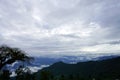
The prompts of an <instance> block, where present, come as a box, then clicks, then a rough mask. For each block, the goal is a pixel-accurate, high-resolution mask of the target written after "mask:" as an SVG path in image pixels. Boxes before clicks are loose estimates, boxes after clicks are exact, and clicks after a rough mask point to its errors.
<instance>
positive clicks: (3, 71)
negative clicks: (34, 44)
mask: <svg viewBox="0 0 120 80" xmlns="http://www.w3.org/2000/svg"><path fill="white" fill-rule="evenodd" d="M31 60H33V58H32V57H29V56H27V55H26V53H25V52H24V51H22V50H20V49H19V48H12V47H9V46H6V45H4V46H0V80H9V79H10V75H11V72H10V70H9V69H7V68H5V67H6V66H7V65H10V64H12V63H15V62H17V61H21V62H27V63H30V61H31ZM20 68H21V66H20V67H19V68H18V69H16V74H17V75H18V76H19V74H21V73H22V72H21V71H23V69H21V70H19V69H20ZM18 70H19V71H18ZM25 73H26V74H27V73H28V70H26V72H25ZM21 75H23V74H21Z"/></svg>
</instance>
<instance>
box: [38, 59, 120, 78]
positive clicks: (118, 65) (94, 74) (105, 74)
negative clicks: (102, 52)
mask: <svg viewBox="0 0 120 80" xmlns="http://www.w3.org/2000/svg"><path fill="white" fill-rule="evenodd" d="M41 71H49V72H51V73H52V76H54V77H55V78H56V77H59V79H60V80H68V79H71V80H92V79H96V80H115V79H120V57H116V58H113V59H108V60H101V61H88V62H79V63H77V64H66V63H63V62H57V63H55V64H53V65H51V66H50V67H47V68H44V69H42V70H41ZM41 71H39V72H38V73H37V74H40V72H41ZM46 80H47V79H46Z"/></svg>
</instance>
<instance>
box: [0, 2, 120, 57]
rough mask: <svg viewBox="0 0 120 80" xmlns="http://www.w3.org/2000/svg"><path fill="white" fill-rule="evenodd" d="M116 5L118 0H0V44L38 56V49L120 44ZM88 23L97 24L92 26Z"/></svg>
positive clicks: (67, 48) (66, 48)
mask: <svg viewBox="0 0 120 80" xmlns="http://www.w3.org/2000/svg"><path fill="white" fill-rule="evenodd" d="M119 8H120V1H119V0H104V1H101V0H90V1H88V0H76V2H74V0H66V1H64V0H34V1H33V0H16V1H13V0H11V1H9V0H1V3H0V37H1V38H0V44H8V45H10V46H15V47H20V48H22V49H24V50H27V51H28V52H30V53H31V54H33V53H36V52H38V53H37V54H38V55H39V54H40V53H39V52H40V51H43V52H45V51H46V53H45V54H47V51H48V52H49V53H50V54H52V53H54V52H55V51H56V52H57V51H58V52H61V54H66V53H67V52H68V53H67V54H69V53H70V55H71V54H73V53H75V52H76V54H78V53H79V54H82V53H81V51H80V49H81V48H82V47H85V46H93V45H99V44H119V43H120V41H119V39H120V35H119V34H120V26H119V25H120V23H119V22H120V17H119V16H120V11H119ZM76 22H78V23H83V24H82V25H80V24H76ZM90 23H95V24H98V25H99V26H96V25H94V26H95V27H94V26H93V27H92V28H91V26H90ZM66 26H67V27H66ZM61 27H62V29H61ZM56 28H58V29H57V30H58V31H56V33H55V32H53V33H52V31H53V30H54V29H56ZM64 28H65V29H64ZM68 29H70V33H67V32H69V30H68ZM89 30H91V32H90V33H84V32H88V31H89ZM59 31H61V32H60V33H59ZM76 31H78V32H76ZM34 32H36V33H34ZM82 32H83V33H82ZM80 33H81V34H80ZM78 35H79V36H78ZM86 35H87V36H86ZM82 36H84V37H82ZM111 41H112V42H111ZM104 42H107V43H104ZM71 50H73V52H72V51H71ZM70 51H71V52H70ZM65 52H66V53H65ZM56 54H57V53H56ZM59 54H60V53H59Z"/></svg>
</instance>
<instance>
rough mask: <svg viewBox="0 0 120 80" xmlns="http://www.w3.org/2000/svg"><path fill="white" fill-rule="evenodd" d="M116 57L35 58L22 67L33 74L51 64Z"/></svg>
mask: <svg viewBox="0 0 120 80" xmlns="http://www.w3.org/2000/svg"><path fill="white" fill-rule="evenodd" d="M117 56H118V55H109V56H98V57H94V55H92V56H88V57H87V56H85V55H84V56H62V57H57V58H56V57H51V58H49V57H35V60H34V61H33V62H32V63H31V64H26V63H24V65H26V66H28V67H29V68H30V69H31V70H32V71H33V72H36V71H37V70H39V69H42V68H43V67H47V66H49V65H52V64H53V63H56V62H59V61H62V62H64V63H69V64H75V63H77V62H86V61H96V60H105V59H111V58H115V57H117ZM19 65H22V63H21V64H20V63H18V62H16V63H14V64H12V65H9V66H8V68H11V70H12V71H14V69H16V68H17V67H18V66H19Z"/></svg>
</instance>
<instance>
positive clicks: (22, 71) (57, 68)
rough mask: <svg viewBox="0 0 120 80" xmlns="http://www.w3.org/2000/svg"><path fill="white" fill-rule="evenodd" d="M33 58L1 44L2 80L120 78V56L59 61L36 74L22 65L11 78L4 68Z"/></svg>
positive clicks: (0, 63)
mask: <svg viewBox="0 0 120 80" xmlns="http://www.w3.org/2000/svg"><path fill="white" fill-rule="evenodd" d="M32 59H33V58H32V57H29V56H27V55H26V54H25V52H24V51H21V50H20V49H18V48H11V47H8V46H1V47H0V80H120V57H116V58H112V59H107V60H98V61H88V62H79V63H77V64H67V63H64V62H57V63H54V64H53V65H51V66H50V67H47V68H43V69H42V70H40V71H38V72H36V73H34V74H33V73H32V72H31V70H30V69H29V68H28V67H26V66H24V65H20V66H19V67H18V68H17V69H16V70H15V73H16V76H15V77H13V78H10V75H11V72H10V70H9V69H3V68H4V67H5V66H6V65H7V64H12V63H14V62H16V61H22V62H28V63H29V62H30V61H31V60H32Z"/></svg>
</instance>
